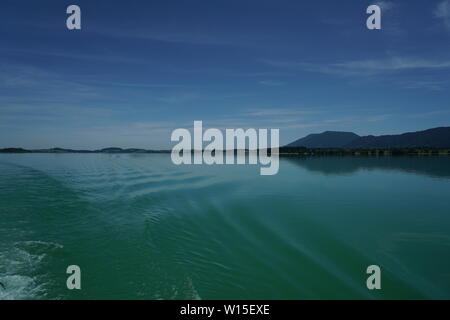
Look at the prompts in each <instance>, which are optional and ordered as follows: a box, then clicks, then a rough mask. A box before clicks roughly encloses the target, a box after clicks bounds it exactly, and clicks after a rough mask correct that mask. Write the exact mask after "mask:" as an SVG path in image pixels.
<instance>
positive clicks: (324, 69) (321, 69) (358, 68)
mask: <svg viewBox="0 0 450 320" xmlns="http://www.w3.org/2000/svg"><path fill="white" fill-rule="evenodd" d="M262 62H263V63H265V64H267V65H270V66H274V67H281V68H289V69H298V70H304V71H308V72H317V73H324V74H332V75H339V76H370V75H377V74H381V73H386V72H400V71H408V70H419V69H449V68H450V60H446V61H435V60H426V59H414V58H402V57H393V58H389V59H379V60H354V61H347V62H340V63H332V64H313V63H307V62H293V61H275V60H262Z"/></svg>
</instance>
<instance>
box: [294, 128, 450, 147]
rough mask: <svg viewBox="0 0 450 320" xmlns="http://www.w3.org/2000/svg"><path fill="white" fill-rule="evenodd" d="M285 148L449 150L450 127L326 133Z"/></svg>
mask: <svg viewBox="0 0 450 320" xmlns="http://www.w3.org/2000/svg"><path fill="white" fill-rule="evenodd" d="M286 147H305V148H337V149H357V148H366V149H370V148H385V149H390V148H442V149H444V148H450V127H441V128H434V129H428V130H424V131H417V132H408V133H403V134H398V135H384V136H363V137H361V136H358V135H357V134H355V133H353V132H339V131H326V132H323V133H318V134H310V135H308V136H306V137H304V138H301V139H298V140H296V141H294V142H292V143H290V144H288V145H286Z"/></svg>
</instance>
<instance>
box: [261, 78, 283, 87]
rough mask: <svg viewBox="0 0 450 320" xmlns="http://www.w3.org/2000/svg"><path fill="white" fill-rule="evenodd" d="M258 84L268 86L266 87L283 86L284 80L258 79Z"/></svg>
mask: <svg viewBox="0 0 450 320" xmlns="http://www.w3.org/2000/svg"><path fill="white" fill-rule="evenodd" d="M259 84H261V85H263V86H268V87H280V86H284V82H281V81H277V80H263V81H260V82H259Z"/></svg>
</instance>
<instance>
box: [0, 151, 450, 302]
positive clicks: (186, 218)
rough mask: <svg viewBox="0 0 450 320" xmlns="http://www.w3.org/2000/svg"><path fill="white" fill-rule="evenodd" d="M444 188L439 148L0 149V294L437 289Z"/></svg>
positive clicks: (369, 294)
mask: <svg viewBox="0 0 450 320" xmlns="http://www.w3.org/2000/svg"><path fill="white" fill-rule="evenodd" d="M449 199H450V158H448V157H434V158H432V157H429V158H426V157H423V158H403V157H392V158H389V157H386V158H355V157H348V158H339V157H330V158H301V159H295V158H288V159H281V163H280V171H279V173H278V175H275V176H260V175H259V167H258V166H249V165H247V166H245V165H244V166H242V165H241V166H175V165H173V164H172V163H171V161H170V156H169V155H166V154H159V155H158V154H156V155H155V154H142V155H139V154H136V155H132V154H130V155H127V154H118V155H108V154H11V155H0V281H1V282H2V283H3V284H4V285H5V287H6V290H2V289H1V288H0V299H311V298H330V299H341V298H343V299H350V298H361V299H378V298H379V299H391V298H450V205H449ZM371 264H377V265H379V266H380V267H381V269H382V278H381V284H382V289H381V290H379V291H369V290H368V289H367V288H366V278H367V274H366V272H365V271H366V268H367V266H369V265H371ZM69 265H79V266H80V268H81V272H82V280H81V281H82V289H81V290H79V291H77V290H74V291H70V290H68V289H67V288H66V279H67V276H68V275H67V274H66V268H67V266H69Z"/></svg>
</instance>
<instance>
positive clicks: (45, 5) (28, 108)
mask: <svg viewBox="0 0 450 320" xmlns="http://www.w3.org/2000/svg"><path fill="white" fill-rule="evenodd" d="M72 4H76V5H78V6H79V7H80V8H81V27H82V29H81V30H68V29H67V27H66V19H67V17H68V14H66V8H67V7H68V6H69V5H72ZM371 4H377V5H379V6H380V7H381V10H382V18H381V19H382V22H381V25H382V29H381V30H369V29H367V27H366V20H367V18H368V16H369V15H368V14H367V13H366V9H367V7H368V6H369V5H371ZM449 89H450V0H436V1H431V0H430V1H423V0H419V1H416V0H414V1H413V0H405V1H402V0H398V1H388V0H384V1H375V0H373V1H369V0H368V1H365V0H347V1H332V0H318V1H299V0H292V1H283V0H271V1H269V0H226V1H225V0H207V1H203V0H202V1H200V0H190V1H173V0H164V1H149V0H142V1H137V0H128V1H111V0H108V1H106V0H95V1H92V0H70V1H66V0H40V1H24V0H13V1H11V0H2V1H1V4H0V148H5V147H23V148H51V147H66V148H77V149H95V148H103V147H124V148H125V147H126V148H147V149H169V148H171V147H172V146H173V145H174V144H175V143H174V142H171V141H170V135H171V132H172V130H174V129H176V128H187V129H190V130H192V128H193V123H194V120H202V121H203V126H204V127H210V128H219V129H225V128H255V129H258V128H279V129H280V140H281V141H280V143H281V144H282V145H283V144H287V143H289V142H292V141H293V140H296V139H298V138H301V137H303V136H305V135H307V134H310V133H320V132H323V131H327V130H335V131H352V132H355V133H357V134H359V135H369V134H372V135H382V134H397V133H403V132H408V131H418V130H424V129H428V128H432V127H439V126H448V125H449V120H450V90H449Z"/></svg>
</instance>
